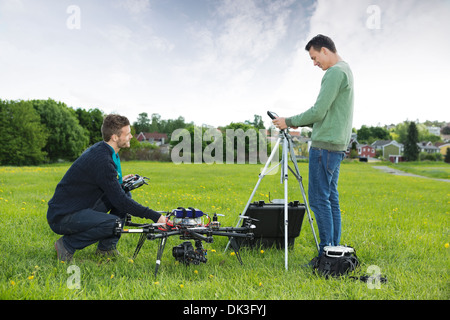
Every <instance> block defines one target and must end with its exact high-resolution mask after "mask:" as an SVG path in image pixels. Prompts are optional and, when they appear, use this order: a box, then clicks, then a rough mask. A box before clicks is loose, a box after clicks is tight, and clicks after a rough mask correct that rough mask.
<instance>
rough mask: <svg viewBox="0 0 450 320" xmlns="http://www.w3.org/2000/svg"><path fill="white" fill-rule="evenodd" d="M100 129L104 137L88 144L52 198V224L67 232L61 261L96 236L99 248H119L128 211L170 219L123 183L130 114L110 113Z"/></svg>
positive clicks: (113, 250)
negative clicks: (123, 153)
mask: <svg viewBox="0 0 450 320" xmlns="http://www.w3.org/2000/svg"><path fill="white" fill-rule="evenodd" d="M101 130H102V136H103V140H104V141H101V142H98V143H96V144H94V145H93V146H91V147H90V148H88V149H87V150H86V151H85V152H84V153H83V154H82V155H81V156H80V157H79V158H78V159H77V160H76V161H75V162H74V163H73V164H72V166H71V167H70V168H69V170H68V171H67V172H66V174H65V175H64V177H63V178H62V180H61V181H60V182H59V183H58V185H57V186H56V190H55V194H54V195H53V197H52V199H51V200H50V201H49V203H48V211H47V221H48V224H49V226H50V228H51V229H52V230H53V231H54V232H55V233H57V234H61V235H63V236H62V237H61V238H60V239H59V240H58V241H56V243H55V249H56V251H57V255H58V259H60V260H62V261H70V260H71V259H72V257H73V254H74V253H75V251H76V250H81V249H83V248H85V247H87V246H89V245H91V244H94V243H97V242H98V247H97V253H98V254H102V255H115V254H117V253H118V252H117V249H116V245H117V242H118V241H119V237H120V236H119V235H116V234H115V233H114V230H115V227H116V225H117V223H118V222H120V221H123V220H124V219H125V218H126V216H127V214H130V215H132V216H137V217H141V218H147V219H151V220H153V221H154V222H158V223H165V222H166V218H165V217H164V216H163V215H161V214H160V213H158V212H156V211H154V210H152V209H150V208H147V207H144V206H142V205H140V204H139V203H137V202H136V201H134V200H133V199H131V195H130V194H129V192H128V193H126V192H125V191H124V190H123V189H122V187H121V183H122V169H121V166H120V158H119V154H118V153H119V150H120V149H121V148H128V147H130V140H131V138H132V135H131V128H130V122H129V121H128V119H127V118H126V117H123V116H120V115H114V114H113V115H108V116H106V117H105V119H104V120H103V124H102V129H101ZM127 177H129V176H126V177H123V179H126V178H127ZM107 212H109V214H108V213H107Z"/></svg>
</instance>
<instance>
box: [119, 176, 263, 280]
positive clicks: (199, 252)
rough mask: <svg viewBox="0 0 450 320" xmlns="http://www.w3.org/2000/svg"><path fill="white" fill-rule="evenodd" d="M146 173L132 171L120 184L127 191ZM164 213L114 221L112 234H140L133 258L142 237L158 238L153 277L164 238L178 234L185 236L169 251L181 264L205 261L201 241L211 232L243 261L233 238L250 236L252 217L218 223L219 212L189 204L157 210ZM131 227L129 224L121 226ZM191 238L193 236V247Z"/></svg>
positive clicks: (142, 181)
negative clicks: (155, 218) (152, 218)
mask: <svg viewBox="0 0 450 320" xmlns="http://www.w3.org/2000/svg"><path fill="white" fill-rule="evenodd" d="M145 180H148V178H146V177H142V176H139V175H135V176H133V177H131V178H129V179H127V180H125V181H124V182H123V184H122V187H123V189H124V190H126V191H131V190H134V189H136V188H139V187H140V186H142V185H144V184H148V183H146V181H145ZM159 213H161V214H165V216H166V220H167V221H166V223H152V224H139V223H134V222H132V221H131V216H130V215H127V218H126V219H125V222H124V223H122V222H118V223H117V225H116V228H115V234H116V235H121V234H132V233H137V234H140V237H139V241H138V243H137V246H136V249H135V251H134V255H133V260H134V259H136V257H137V255H138V254H139V251H140V250H141V248H142V246H143V245H144V243H145V240H157V239H159V240H160V243H159V246H158V252H157V255H156V266H155V277H156V276H157V273H158V269H159V266H160V264H161V258H162V255H163V252H164V248H165V246H166V242H167V239H168V238H169V237H171V236H176V235H178V236H180V240H186V241H184V242H183V243H181V244H180V245H177V246H175V247H173V249H172V255H173V257H174V258H175V260H176V261H179V262H180V263H182V264H185V265H190V264H194V265H199V264H200V263H206V262H207V258H206V254H207V250H206V249H204V248H203V242H205V243H213V242H214V238H213V236H224V237H228V238H229V243H230V245H231V248H232V249H233V251H234V253H235V255H236V257H237V259H238V261H239V263H240V264H241V265H243V262H242V258H241V256H240V253H239V248H240V242H239V241H237V239H248V240H252V239H253V237H254V234H253V229H255V228H256V227H255V225H254V224H253V222H254V221H258V220H256V219H254V218H250V217H247V216H240V218H241V219H244V220H243V221H244V222H243V224H242V226H241V227H222V226H221V223H220V222H219V221H218V217H219V216H223V215H222V214H218V213H214V214H213V215H212V217H211V215H209V214H207V213H204V212H203V211H201V210H199V209H196V208H193V207H188V208H184V207H178V208H176V209H173V210H172V211H167V212H166V211H159ZM124 227H131V228H124ZM191 240H194V243H195V248H194V246H193V245H192V242H191Z"/></svg>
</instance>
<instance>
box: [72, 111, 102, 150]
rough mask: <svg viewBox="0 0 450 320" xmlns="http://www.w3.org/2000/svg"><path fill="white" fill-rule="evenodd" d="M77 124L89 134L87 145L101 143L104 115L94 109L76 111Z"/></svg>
mask: <svg viewBox="0 0 450 320" xmlns="http://www.w3.org/2000/svg"><path fill="white" fill-rule="evenodd" d="M75 114H76V115H77V119H78V122H79V123H80V125H81V126H82V127H83V128H85V129H86V130H87V131H88V132H89V145H93V144H95V143H97V142H99V141H102V139H103V138H102V131H101V129H102V124H103V117H104V114H103V112H102V111H101V110H99V109H97V108H95V109H89V110H87V111H86V110H84V109H76V110H75Z"/></svg>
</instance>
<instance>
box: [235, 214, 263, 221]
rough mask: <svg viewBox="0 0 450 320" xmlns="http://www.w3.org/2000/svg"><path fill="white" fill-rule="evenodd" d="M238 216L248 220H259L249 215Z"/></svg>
mask: <svg viewBox="0 0 450 320" xmlns="http://www.w3.org/2000/svg"><path fill="white" fill-rule="evenodd" d="M239 218H242V219H248V220H250V221H259V220H258V219H255V218H252V217H249V216H242V215H241V216H239Z"/></svg>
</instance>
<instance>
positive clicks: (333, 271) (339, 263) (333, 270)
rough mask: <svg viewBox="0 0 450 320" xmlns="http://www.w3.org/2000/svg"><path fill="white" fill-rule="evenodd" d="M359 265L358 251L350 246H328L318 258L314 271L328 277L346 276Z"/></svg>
mask: <svg viewBox="0 0 450 320" xmlns="http://www.w3.org/2000/svg"><path fill="white" fill-rule="evenodd" d="M358 266H359V261H358V257H357V256H356V251H355V249H353V248H352V247H348V246H326V247H325V248H324V252H323V254H322V255H321V256H320V257H319V258H318V259H316V261H315V263H314V265H313V271H314V272H315V273H317V274H319V275H322V276H325V277H326V278H328V277H329V276H332V277H340V276H345V275H347V274H348V273H350V272H352V271H353V270H355V269H356V268H357V267H358Z"/></svg>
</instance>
